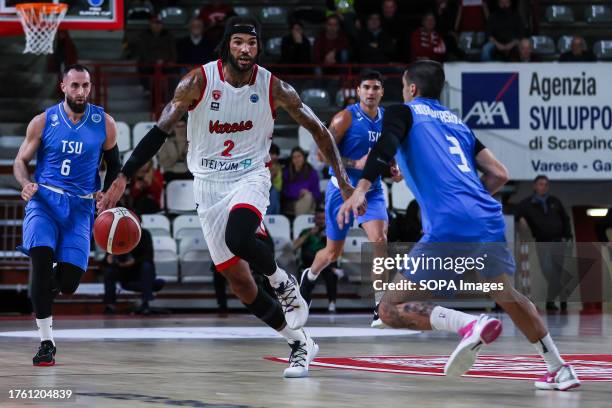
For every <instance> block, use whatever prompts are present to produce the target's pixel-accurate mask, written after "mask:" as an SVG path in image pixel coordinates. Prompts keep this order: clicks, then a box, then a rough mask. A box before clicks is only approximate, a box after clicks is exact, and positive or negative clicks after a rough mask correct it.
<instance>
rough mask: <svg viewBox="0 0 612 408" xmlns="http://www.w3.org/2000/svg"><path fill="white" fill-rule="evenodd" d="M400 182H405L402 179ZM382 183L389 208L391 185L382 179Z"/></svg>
mask: <svg viewBox="0 0 612 408" xmlns="http://www.w3.org/2000/svg"><path fill="white" fill-rule="evenodd" d="M400 183H403V181H400ZM380 184H381V186H382V190H383V194H384V195H385V203H387V208H389V186H388V185H387V183H385V182H384V181H381V183H380ZM393 184H398V183H393Z"/></svg>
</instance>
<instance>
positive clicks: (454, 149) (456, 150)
mask: <svg viewBox="0 0 612 408" xmlns="http://www.w3.org/2000/svg"><path fill="white" fill-rule="evenodd" d="M446 140H448V141H449V142H450V144H451V145H452V146H450V147H449V150H450V152H451V154H456V155H457V156H459V160H461V163H460V164H458V165H457V167H459V170H461V171H462V172H464V173H469V172H470V171H472V170H471V169H470V166H469V165H468V163H467V160H466V158H465V154H463V150H461V145H459V141H458V140H457V138H456V137H454V136H446Z"/></svg>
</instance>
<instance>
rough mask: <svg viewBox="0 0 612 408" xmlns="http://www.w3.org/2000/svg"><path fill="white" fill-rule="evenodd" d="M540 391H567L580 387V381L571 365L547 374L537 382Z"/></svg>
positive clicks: (565, 365)
mask: <svg viewBox="0 0 612 408" xmlns="http://www.w3.org/2000/svg"><path fill="white" fill-rule="evenodd" d="M535 387H536V388H537V389H538V390H559V391H567V390H571V389H572V388H578V387H580V380H579V379H578V376H577V375H576V372H575V371H574V368H573V367H572V366H571V365H569V364H563V366H562V367H561V368H560V369H558V370H557V371H556V372H554V373H546V374H545V375H544V376H543V377H542V378H540V379H539V380H538V381H536V382H535Z"/></svg>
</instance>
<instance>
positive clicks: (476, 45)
mask: <svg viewBox="0 0 612 408" xmlns="http://www.w3.org/2000/svg"><path fill="white" fill-rule="evenodd" d="M484 42H485V33H484V32H482V31H477V32H474V31H463V32H462V33H461V34H459V48H461V49H462V50H463V51H464V52H465V53H467V54H479V53H480V49H481V48H482V45H483V44H484Z"/></svg>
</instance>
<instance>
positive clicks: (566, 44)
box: [557, 35, 574, 54]
mask: <svg viewBox="0 0 612 408" xmlns="http://www.w3.org/2000/svg"><path fill="white" fill-rule="evenodd" d="M573 39H574V37H573V36H571V35H562V36H561V37H559V39H558V40H557V50H558V51H559V53H561V54H563V53H564V52H568V51H569V50H570V49H571V48H572V40H573Z"/></svg>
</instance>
